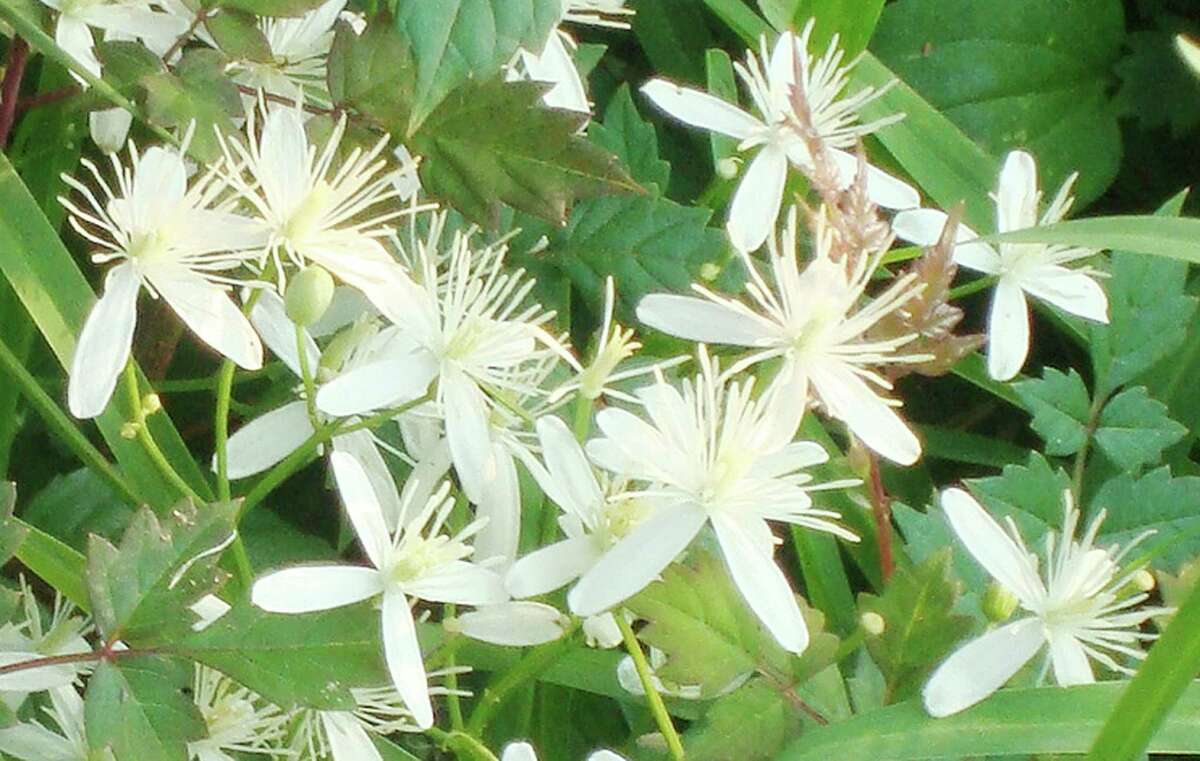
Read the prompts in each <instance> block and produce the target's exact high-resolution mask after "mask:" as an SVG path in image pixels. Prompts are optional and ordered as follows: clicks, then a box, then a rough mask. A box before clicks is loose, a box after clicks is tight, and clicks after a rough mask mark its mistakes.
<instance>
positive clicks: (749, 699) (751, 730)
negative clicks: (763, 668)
mask: <svg viewBox="0 0 1200 761" xmlns="http://www.w3.org/2000/svg"><path fill="white" fill-rule="evenodd" d="M801 716H802V714H801V713H800V710H799V709H798V708H797V707H796V706H795V705H794V704H792V703H789V702H788V700H787V698H786V697H784V695H782V694H781V693H780V692H779V690H778V689H777V688H776V686H775V685H773V684H771V683H770V682H769V681H767V680H766V679H764V678H762V677H755V678H754V679H751V680H750V681H749V682H747V683H746V684H745V685H744V686H742V687H739V688H738V689H737V690H735V691H734V692H732V693H730V694H729V695H725V696H723V697H720V698H718V699H717V700H716V701H715V702H714V703H713V705H712V707H711V708H709V709H708V712H707V713H705V714H704V719H703V720H702V721H701V722H700V723H699V725H698V726H696V727H695V728H694V729H691V730H689V731H688V732H687V734H685V735H684V736H683V746H684V750H685V751H686V752H687V757H688V758H689V759H691V760H692V761H724V760H725V759H731V758H736V759H738V760H739V761H760V760H761V759H767V758H771V757H773V756H774V755H775V754H776V753H777V752H778V751H779V750H780V749H781V748H782V747H783V746H784V744H785V743H786V742H787V741H788V740H789V739H791V738H792V737H794V736H795V735H796V733H797V732H799V731H800V728H801V726H802V725H803V721H802V719H801Z"/></svg>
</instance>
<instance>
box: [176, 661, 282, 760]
mask: <svg viewBox="0 0 1200 761" xmlns="http://www.w3.org/2000/svg"><path fill="white" fill-rule="evenodd" d="M192 689H193V700H194V701H195V703H196V707H197V708H198V709H199V711H200V715H201V716H203V717H204V723H205V725H206V726H207V727H208V737H206V738H204V739H203V740H196V741H194V742H190V743H188V757H189V758H191V759H194V760H195V761H234V759H235V756H236V757H240V756H239V755H238V754H241V753H254V754H260V755H270V756H274V755H275V754H277V753H278V752H279V747H280V745H281V744H282V741H283V739H284V737H285V735H286V733H287V727H288V723H289V722H290V721H291V718H292V717H291V715H290V714H289V713H287V712H285V711H284V710H283V709H281V708H280V707H279V706H276V705H273V704H271V703H268V702H266V701H265V700H263V699H262V698H261V697H259V696H258V695H256V694H255V693H253V692H251V691H250V690H248V689H246V688H245V687H243V686H242V685H240V684H238V683H237V682H235V681H233V680H232V679H230V678H229V677H227V676H225V675H224V674H222V673H220V672H219V671H214V670H213V669H210V668H207V667H205V666H197V667H196V674H195V677H194V679H193V683H192Z"/></svg>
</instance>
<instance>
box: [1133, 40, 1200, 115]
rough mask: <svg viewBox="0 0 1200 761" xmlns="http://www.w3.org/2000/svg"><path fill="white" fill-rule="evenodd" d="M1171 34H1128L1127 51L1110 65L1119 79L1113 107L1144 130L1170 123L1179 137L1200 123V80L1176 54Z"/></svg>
mask: <svg viewBox="0 0 1200 761" xmlns="http://www.w3.org/2000/svg"><path fill="white" fill-rule="evenodd" d="M1173 36H1174V35H1173V33H1171V32H1167V31H1162V30H1157V29H1156V30H1153V31H1135V32H1130V33H1129V35H1128V36H1127V37H1126V38H1125V45H1126V47H1127V48H1128V50H1129V52H1128V53H1127V54H1126V55H1125V57H1124V58H1122V59H1121V60H1120V61H1118V62H1117V64H1116V66H1114V67H1113V68H1114V70H1115V71H1116V73H1117V76H1118V77H1119V78H1120V80H1121V86H1120V88H1119V89H1118V90H1117V93H1116V95H1115V96H1114V97H1113V106H1114V107H1115V108H1116V109H1117V110H1118V112H1119V113H1120V114H1121V115H1123V116H1129V117H1132V118H1134V119H1137V121H1138V124H1139V126H1140V127H1141V129H1143V130H1145V131H1150V130H1153V129H1157V128H1159V127H1164V126H1170V128H1171V134H1172V135H1173V136H1174V137H1176V138H1181V137H1183V136H1184V135H1185V134H1186V133H1187V131H1188V130H1190V129H1192V128H1193V127H1195V126H1196V124H1197V123H1200V79H1197V78H1196V75H1195V74H1194V73H1193V72H1192V71H1191V70H1190V69H1188V67H1187V65H1186V64H1184V62H1183V61H1182V59H1181V58H1180V57H1179V54H1178V53H1177V52H1176V50H1175V44H1174V41H1173V39H1172V37H1173Z"/></svg>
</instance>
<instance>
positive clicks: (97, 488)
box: [21, 468, 137, 551]
mask: <svg viewBox="0 0 1200 761" xmlns="http://www.w3.org/2000/svg"><path fill="white" fill-rule="evenodd" d="M136 512H137V511H136V509H134V508H133V507H132V506H131V505H129V504H127V503H126V502H123V501H122V500H121V498H120V497H119V496H118V495H117V494H116V493H115V492H114V491H113V489H112V487H111V486H109V485H108V483H107V482H106V481H105V480H104V479H103V478H101V477H100V476H98V475H97V474H96V472H95V471H92V470H89V469H87V468H80V469H79V470H76V471H74V472H72V473H68V474H66V475H62V476H56V477H55V478H54V479H53V480H52V481H51V482H50V483H48V484H46V486H45V487H44V488H43V489H42V490H41V491H39V492H38V493H37V494H35V495H34V497H33V499H31V500H29V504H27V505H26V506H25V509H24V510H23V511H22V513H21V515H22V517H23V518H24V519H25V520H26V521H28V522H29V523H32V524H33V525H35V526H37V527H38V528H40V529H42V530H43V531H45V532H47V533H49V534H51V535H53V536H55V537H57V538H58V539H61V540H62V541H64V542H66V543H67V544H69V545H71V546H72V547H74V548H75V549H77V550H81V551H82V550H85V549H86V548H87V542H88V536H89V535H91V534H97V535H99V536H102V537H105V538H113V539H115V538H118V537H120V535H121V532H123V531H124V530H125V527H126V526H128V525H129V522H130V520H132V518H133V515H134V513H136Z"/></svg>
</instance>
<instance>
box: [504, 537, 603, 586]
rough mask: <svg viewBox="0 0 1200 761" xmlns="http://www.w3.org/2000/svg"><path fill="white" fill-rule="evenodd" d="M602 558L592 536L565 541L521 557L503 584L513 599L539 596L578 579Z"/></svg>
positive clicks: (509, 571)
mask: <svg viewBox="0 0 1200 761" xmlns="http://www.w3.org/2000/svg"><path fill="white" fill-rule="evenodd" d="M599 557H600V555H599V553H598V552H597V551H596V545H595V543H594V542H593V541H592V539H591V537H587V536H580V537H576V538H574V539H564V540H562V541H561V542H555V543H554V544H551V545H548V546H546V547H542V548H541V549H537V550H534V551H533V552H531V553H529V554H528V555H525V556H524V557H521V558H519V559H518V560H517V562H515V563H513V565H512V568H510V569H508V574H507V575H506V576H505V580H504V584H505V586H506V587H507V588H508V593H509V594H510V595H512V596H513V597H516V598H522V597H537V596H538V595H543V594H546V593H547V592H552V591H554V590H555V589H558V588H559V587H562V586H565V585H567V584H569V583H571V582H572V581H574V580H575V579H577V578H579V576H581V575H582V574H583V573H584V572H585V571H586V570H587V569H588V568H590V567H591V565H592V563H594V562H596V560H597V559H598V558H599Z"/></svg>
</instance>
